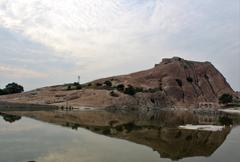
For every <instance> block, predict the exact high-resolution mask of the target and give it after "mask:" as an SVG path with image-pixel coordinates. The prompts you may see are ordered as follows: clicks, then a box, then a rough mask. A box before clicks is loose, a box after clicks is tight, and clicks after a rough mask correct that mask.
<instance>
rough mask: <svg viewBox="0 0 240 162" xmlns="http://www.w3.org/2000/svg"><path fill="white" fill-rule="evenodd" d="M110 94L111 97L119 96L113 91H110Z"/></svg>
mask: <svg viewBox="0 0 240 162" xmlns="http://www.w3.org/2000/svg"><path fill="white" fill-rule="evenodd" d="M110 96H112V97H119V95H118V94H117V93H115V92H114V91H111V92H110Z"/></svg>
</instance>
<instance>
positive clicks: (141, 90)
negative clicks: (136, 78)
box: [135, 87, 143, 93]
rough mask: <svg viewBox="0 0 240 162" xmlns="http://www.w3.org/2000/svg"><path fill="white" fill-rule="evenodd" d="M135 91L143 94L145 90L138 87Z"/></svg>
mask: <svg viewBox="0 0 240 162" xmlns="http://www.w3.org/2000/svg"><path fill="white" fill-rule="evenodd" d="M135 91H136V93H138V92H143V88H142V87H136V88H135Z"/></svg>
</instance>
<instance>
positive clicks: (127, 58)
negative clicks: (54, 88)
mask: <svg viewBox="0 0 240 162" xmlns="http://www.w3.org/2000/svg"><path fill="white" fill-rule="evenodd" d="M173 56H178V57H182V58H184V59H189V60H197V61H210V62H212V64H213V65H214V66H215V67H216V68H217V69H218V70H219V71H220V72H221V73H222V74H223V75H224V76H225V78H226V79H227V81H228V82H229V83H230V85H231V86H232V88H233V89H234V90H240V72H239V71H240V0H204V1H203V0H171V1H170V0H67V1H66V0H0V88H4V87H5V85H6V84H7V83H10V82H17V83H19V84H21V85H23V86H24V87H25V90H31V89H34V88H39V87H43V86H48V85H56V84H63V83H70V82H74V81H77V76H78V75H80V76H81V82H82V83H84V82H87V81H91V80H94V79H98V78H102V77H107V76H113V75H119V74H127V73H131V72H135V71H139V70H144V69H148V68H151V67H153V66H154V64H156V63H159V62H161V60H162V58H171V57H173Z"/></svg>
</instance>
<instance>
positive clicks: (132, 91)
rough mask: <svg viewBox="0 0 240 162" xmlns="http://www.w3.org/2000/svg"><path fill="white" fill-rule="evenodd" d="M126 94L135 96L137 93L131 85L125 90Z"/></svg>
mask: <svg viewBox="0 0 240 162" xmlns="http://www.w3.org/2000/svg"><path fill="white" fill-rule="evenodd" d="M124 93H125V94H128V95H131V96H134V95H135V94H136V93H137V92H136V90H135V88H134V87H133V86H131V85H129V86H128V87H127V88H125V90H124Z"/></svg>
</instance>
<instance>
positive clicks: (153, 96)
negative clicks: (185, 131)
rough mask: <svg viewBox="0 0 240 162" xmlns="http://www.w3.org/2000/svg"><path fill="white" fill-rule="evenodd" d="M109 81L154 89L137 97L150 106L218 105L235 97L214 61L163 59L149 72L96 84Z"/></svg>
mask: <svg viewBox="0 0 240 162" xmlns="http://www.w3.org/2000/svg"><path fill="white" fill-rule="evenodd" d="M109 79H111V80H116V81H117V82H118V83H123V84H125V85H133V86H134V87H142V88H144V89H150V91H152V92H154V93H138V94H137V95H136V96H135V98H137V100H138V103H139V105H147V106H150V107H153V106H156V107H158V106H176V107H198V106H199V104H200V103H214V104H215V105H217V103H218V98H219V97H220V96H221V95H222V94H224V93H229V94H231V95H234V91H233V90H232V88H231V87H230V85H229V84H228V83H227V82H226V79H225V78H224V76H223V75H222V74H221V73H220V72H219V71H218V70H217V69H216V68H215V67H214V66H213V65H212V64H211V63H210V62H196V61H188V60H184V59H182V58H179V57H173V58H171V59H163V60H162V62H161V63H160V64H156V65H155V67H154V68H152V69H149V70H146V71H141V72H137V73H132V74H129V75H123V76H117V77H111V78H106V79H101V80H97V81H95V82H104V81H106V80H109ZM214 104H213V105H214Z"/></svg>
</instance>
